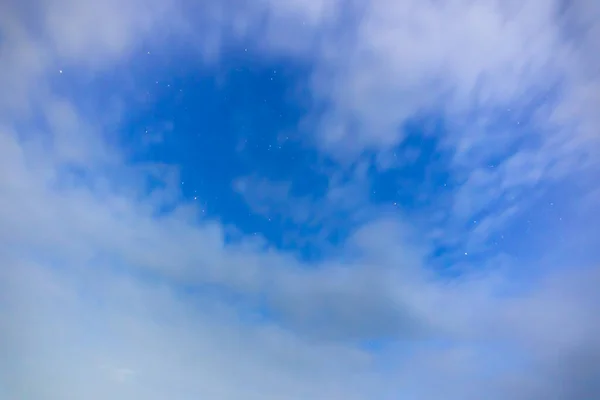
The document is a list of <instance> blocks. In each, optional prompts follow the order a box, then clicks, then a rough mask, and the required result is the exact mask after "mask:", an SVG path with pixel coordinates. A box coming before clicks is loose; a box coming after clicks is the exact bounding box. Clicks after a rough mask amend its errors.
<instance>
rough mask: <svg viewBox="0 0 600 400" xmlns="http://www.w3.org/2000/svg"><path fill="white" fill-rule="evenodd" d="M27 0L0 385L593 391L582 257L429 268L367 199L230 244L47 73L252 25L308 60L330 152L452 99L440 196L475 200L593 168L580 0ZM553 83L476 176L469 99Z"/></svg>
mask: <svg viewBox="0 0 600 400" xmlns="http://www.w3.org/2000/svg"><path fill="white" fill-rule="evenodd" d="M26 3H27V4H24V3H16V2H5V3H4V4H3V5H2V8H0V32H1V33H2V39H3V40H2V41H1V42H0V65H2V66H3V74H2V76H1V77H0V84H1V85H2V87H3V88H4V90H3V91H2V94H1V95H0V172H1V173H0V228H1V229H0V243H1V244H0V310H2V315H3V318H1V319H0V396H1V397H3V398H6V399H65V398H73V399H79V398H89V399H104V398H108V397H110V398H116V399H120V398H123V399H125V398H131V397H146V398H149V399H154V398H156V399H160V398H183V399H186V398H198V397H199V396H200V397H206V396H208V397H211V398H215V399H237V398H240V397H244V398H250V399H252V398H256V399H259V398H260V399H265V398H266V399H268V398H289V399H294V398H298V399H300V398H317V399H319V398H323V399H337V398H340V399H341V398H343V399H368V398H384V399H385V398H397V397H398V396H401V397H406V398H418V399H437V398H440V397H443V398H448V399H480V398H488V399H505V398H516V399H523V400H529V399H536V398H549V399H556V400H566V399H582V400H583V399H590V398H595V397H599V396H600V387H598V384H597V383H596V380H595V379H594V378H595V377H596V376H598V374H599V373H600V370H599V369H600V358H599V352H600V343H599V342H598V339H597V338H598V337H600V334H599V333H600V332H599V330H600V319H599V318H598V316H597V313H596V312H595V308H596V305H597V304H598V302H599V301H600V299H599V298H598V295H597V293H596V292H597V290H596V288H597V287H598V284H600V282H599V279H600V275H599V273H598V268H597V267H594V266H592V267H590V268H587V269H583V268H580V267H577V268H575V267H573V268H570V269H568V268H562V269H559V270H558V271H545V272H544V273H543V274H541V275H542V278H540V279H531V280H526V279H517V280H514V279H512V278H513V276H511V275H510V272H512V271H514V267H515V266H514V265H511V266H510V267H511V268H507V270H508V271H509V272H508V273H506V270H504V269H502V268H498V269H493V268H485V267H486V266H487V265H481V271H482V272H480V273H479V274H475V273H473V274H465V275H463V276H461V277H460V278H456V279H447V278H444V277H442V276H440V275H439V274H437V273H436V272H435V271H431V270H430V269H427V268H426V267H427V261H428V258H427V256H428V250H430V248H429V247H430V243H429V242H427V240H425V239H424V238H423V237H422V236H421V235H418V234H416V233H415V230H413V229H411V228H410V227H409V226H408V224H406V223H404V221H403V222H399V221H397V220H396V219H395V218H392V217H389V216H384V217H383V218H382V217H381V215H380V214H378V217H380V219H379V220H369V221H367V222H365V221H364V220H360V224H361V227H360V228H359V229H357V230H356V231H355V232H354V233H353V234H351V235H350V237H349V239H348V240H347V241H345V242H344V243H343V244H342V245H341V246H340V249H339V252H338V253H336V254H335V255H334V256H332V257H329V258H327V259H325V260H323V261H320V262H319V263H317V264H316V265H314V264H310V265H308V264H307V263H305V262H302V261H300V260H298V259H297V258H296V257H295V256H294V255H293V254H290V253H286V252H283V251H280V250H277V249H274V248H271V247H270V246H268V245H265V242H264V241H262V240H260V239H258V238H256V237H255V236H250V237H242V238H241V239H239V240H237V241H235V242H233V243H230V242H228V241H226V240H225V235H224V228H223V226H222V225H221V224H220V223H219V221H217V220H210V219H207V218H204V217H201V216H200V215H199V212H198V211H199V210H198V209H196V208H195V207H194V206H193V204H190V203H188V202H186V201H185V199H184V198H183V197H182V196H181V193H180V185H179V183H180V182H179V179H178V176H177V172H176V169H175V168H174V167H173V166H165V165H144V164H132V163H131V162H129V161H128V160H127V154H126V153H125V152H124V151H123V149H122V148H120V147H119V146H118V145H117V144H115V141H113V140H111V136H110V134H112V133H110V132H109V131H110V129H111V125H110V124H107V123H106V121H105V120H104V117H103V116H102V114H101V113H100V112H99V113H98V115H95V114H92V115H90V112H89V110H86V111H85V112H84V111H83V110H82V109H81V107H79V103H78V98H77V96H75V98H70V97H68V96H63V95H61V94H59V93H57V90H56V88H55V87H54V85H53V79H54V78H53V77H55V76H56V75H60V74H61V70H63V69H64V73H66V72H67V71H68V70H69V69H70V68H77V69H78V70H80V71H85V72H84V73H89V74H90V75H93V74H101V73H102V72H103V71H110V70H112V69H114V68H119V67H123V66H126V65H127V63H128V62H129V61H130V58H131V57H132V54H134V53H135V52H136V51H139V50H141V46H143V44H144V43H147V42H149V41H153V42H154V43H165V42H166V41H168V40H172V42H169V44H168V46H164V47H160V46H159V48H164V49H167V48H168V47H169V46H170V45H172V44H173V43H177V44H178V45H180V46H189V48H190V49H191V50H193V51H194V54H198V55H199V56H203V57H207V58H206V60H208V61H211V62H214V61H215V58H216V57H218V54H219V49H220V47H221V44H222V43H223V41H225V40H239V41H244V40H247V39H248V38H256V37H257V36H256V35H263V36H262V40H261V41H259V42H258V44H256V45H255V47H254V48H252V51H256V52H257V53H258V54H261V55H263V56H264V57H272V56H273V55H282V54H283V55H285V56H290V57H299V58H302V59H304V60H306V61H308V62H310V63H313V64H314V75H313V77H312V81H311V85H312V86H311V89H312V95H313V96H314V99H315V101H317V102H324V103H326V104H327V106H328V107H326V112H325V113H324V115H322V118H321V119H319V121H320V122H319V124H318V128H317V129H316V130H315V132H316V134H315V136H314V138H312V139H311V140H312V141H313V142H314V143H315V144H316V145H317V146H318V147H319V148H320V149H322V150H323V151H325V152H327V153H328V154H330V155H334V156H335V157H338V159H345V160H346V161H348V160H350V164H353V163H354V162H355V161H356V160H357V159H355V157H357V154H359V153H362V152H363V151H376V152H378V151H381V152H383V151H387V150H389V149H390V147H393V146H395V145H397V144H398V143H399V142H400V141H401V140H402V131H401V130H399V129H398V127H399V126H402V124H403V123H405V122H406V121H407V120H408V119H409V118H411V117H413V116H415V115H419V114H420V113H427V112H431V110H437V111H439V112H441V113H442V114H443V115H444V117H446V118H448V120H449V121H450V122H449V125H450V126H451V127H454V128H457V129H450V130H449V131H448V133H447V137H442V138H440V142H441V143H442V144H441V145H444V146H450V147H451V148H452V149H458V150H460V151H458V150H457V151H456V153H455V158H454V159H453V164H452V167H453V168H456V169H460V170H461V171H462V169H463V168H464V169H466V171H467V172H466V176H467V179H466V180H465V182H466V183H464V185H463V186H461V188H460V189H459V191H458V193H457V194H456V201H455V204H454V206H455V213H456V214H457V215H461V213H464V214H465V215H466V216H470V215H471V214H473V213H474V212H475V211H476V210H477V209H478V208H482V207H483V206H482V204H484V205H485V204H487V203H489V202H490V201H491V199H492V198H494V197H498V196H501V193H502V192H503V191H507V190H508V189H510V188H513V187H515V186H519V185H534V184H535V183H536V182H539V181H542V180H546V179H556V178H561V177H565V176H570V174H573V173H583V172H582V171H585V173H588V172H589V168H592V167H593V165H592V161H591V160H590V159H589V158H588V159H585V158H584V160H587V161H585V162H576V161H575V160H579V159H580V157H585V156H586V155H589V154H591V153H590V152H592V151H594V149H595V146H596V139H597V132H596V130H597V128H598V121H597V115H596V113H595V112H594V110H595V108H594V107H595V106H597V104H598V103H597V101H598V99H597V93H600V91H599V90H594V88H597V87H598V77H597V74H596V73H595V69H594V68H595V66H597V65H598V62H599V61H600V60H599V59H598V57H597V56H596V54H597V52H594V50H595V49H596V48H597V42H596V41H594V40H593V37H594V36H593V34H594V33H595V32H597V30H598V26H599V19H598V15H597V6H595V5H594V3H593V2H590V1H587V2H586V1H579V2H574V3H572V5H570V6H569V7H567V8H566V9H563V8H559V7H558V6H559V4H558V2H557V3H554V2H536V1H528V2H524V3H523V2H521V3H518V2H493V1H475V2H473V1H471V2H462V1H448V2H411V1H405V2H390V1H386V0H381V1H372V2H369V3H366V4H364V5H362V6H360V7H354V8H353V7H350V8H348V7H345V6H346V4H343V3H342V2H333V1H308V2H300V1H293V2H283V3H282V2H267V1H264V2H259V3H257V4H256V5H252V6H250V5H246V6H244V7H241V8H239V9H237V11H232V12H231V13H228V12H225V10H224V8H223V7H224V6H223V5H215V4H207V5H206V8H205V9H204V8H203V6H199V5H196V6H192V5H190V4H187V3H185V2H149V3H148V2H137V1H125V2H116V1H108V2H102V3H95V2H87V1H85V2H73V1H67V0H65V1H57V0H48V1H35V2H26ZM234 3H235V2H231V3H227V5H229V6H230V5H232V4H234ZM344 10H347V11H346V12H344ZM195 21H198V22H197V23H194V22H195ZM302 32H304V33H305V35H299V34H300V33H302ZM294 38H295V39H294ZM573 38H576V39H573ZM167 39H168V40H167ZM198 50H200V51H198ZM309 50H310V51H309ZM165 51H166V50H165ZM196 51H197V53H196ZM307 57H308V58H307ZM548 82H551V83H553V84H556V90H557V92H556V93H552V96H556V97H555V98H554V99H553V100H552V102H550V103H548V104H550V106H548V105H545V106H540V107H539V110H538V109H536V113H534V114H535V115H534V116H533V117H532V119H533V121H534V123H532V127H531V129H528V130H527V131H524V132H519V134H526V135H531V136H532V137H535V138H536V140H535V144H536V146H534V147H528V149H529V150H527V151H517V152H515V153H514V154H509V155H508V156H507V158H506V160H505V161H503V162H502V164H501V165H498V168H497V169H494V171H492V172H490V171H489V170H485V171H484V170H482V169H481V165H475V164H471V163H470V161H471V160H472V158H470V157H471V156H470V155H471V153H470V152H472V151H473V149H479V148H480V147H481V146H484V143H486V142H485V140H486V139H487V136H486V135H487V134H488V132H489V125H486V117H489V116H490V115H492V114H493V113H494V112H496V111H497V109H505V108H506V107H512V108H514V109H515V110H518V109H519V107H523V106H525V105H527V104H529V103H530V102H532V101H537V100H536V99H537V97H536V96H538V95H539V94H540V93H541V94H542V95H544V94H545V92H544V89H545V87H546V86H547V85H548ZM536 107H537V106H536ZM479 109H483V110H484V111H483V116H481V115H480V116H478V117H477V118H481V120H478V121H481V122H479V123H478V124H477V125H476V126H475V128H473V127H469V126H466V125H467V122H466V119H465V118H466V116H468V115H469V114H470V113H472V112H473V110H479ZM490 118H491V117H490ZM467 128H470V129H467ZM506 132H507V134H508V133H509V132H512V131H511V129H507V130H506ZM514 135H516V134H514ZM527 137H529V136H527ZM513 139H515V140H516V138H513V137H512V136H509V138H508V139H506V142H504V141H501V142H500V144H499V145H498V149H494V150H493V151H491V153H492V154H493V153H494V151H498V152H501V153H503V154H504V153H505V152H506V148H505V146H508V147H510V146H509V144H510V143H511V141H512V140H513ZM482 143H483V144H482ZM505 143H506V144H505ZM484 147H485V146H484ZM476 153H477V154H481V153H480V152H476ZM340 168H344V167H340ZM353 168H356V166H354V167H353ZM359 169H360V168H359ZM355 177H356V176H355ZM150 180H152V181H153V182H154V184H153V185H150V184H149V181H150ZM156 182H158V184H156ZM240 182H242V181H240ZM332 182H333V184H332V188H333V189H337V190H330V192H329V194H328V196H329V197H328V199H327V201H329V202H330V203H328V204H332V206H331V207H333V208H338V207H347V209H349V210H351V209H354V208H356V207H357V205H358V206H360V205H361V204H364V203H365V202H366V201H367V200H360V201H359V202H357V203H356V204H350V205H347V204H343V202H341V201H340V199H342V200H343V198H344V197H345V196H341V195H340V196H338V197H336V193H337V194H339V193H340V192H343V193H347V191H346V189H347V188H346V186H344V185H343V184H341V183H340V184H338V182H337V181H336V179H335V178H332ZM357 182H358V184H357ZM353 183H354V184H356V186H352V185H351V186H352V188H354V190H355V191H358V192H360V189H361V187H362V186H361V185H360V183H361V182H360V179H358V178H357V179H355V180H353ZM249 185H252V186H254V184H253V181H250V183H247V184H246V185H245V186H244V185H243V184H242V183H240V184H238V189H240V190H241V191H242V192H245V193H248V192H246V189H248V188H249ZM280 189H281V188H280ZM288 189H289V188H287V187H283V189H282V190H280V191H279V192H277V193H275V196H281V197H285V196H286V195H287V194H288ZM351 192H352V191H351ZM352 193H353V192H352ZM478 193H479V194H478ZM250 194H252V193H250ZM263 194H264V193H263ZM479 196H482V197H483V198H481V197H479ZM255 199H256V198H255ZM261 200H262V199H260V198H259V199H256V202H257V203H261ZM350 200H353V199H350ZM250 202H251V205H252V198H250ZM258 205H260V204H258ZM258 205H257V206H258ZM311 207H312V205H310V204H308V205H306V208H309V209H310V208H311ZM500 211H502V210H500ZM312 212H313V211H312V210H309V211H307V213H309V215H311V214H310V213H312ZM297 219H298V220H299V221H302V220H303V219H304V216H302V215H301V216H300V217H297ZM490 229H491V228H490ZM576 233H577V230H573V234H576ZM560 250H561V249H549V250H547V252H546V254H545V255H546V257H547V258H548V259H552V257H553V255H554V254H557V252H558V251H560ZM539 264H540V265H536V266H535V267H536V268H540V269H544V268H545V267H546V266H548V267H550V266H551V267H555V265H554V264H552V263H548V265H546V264H544V262H540V263H539ZM525 267H526V266H525ZM521 278H522V277H521ZM378 346H380V347H381V349H379V350H378V349H377V348H378Z"/></svg>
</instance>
